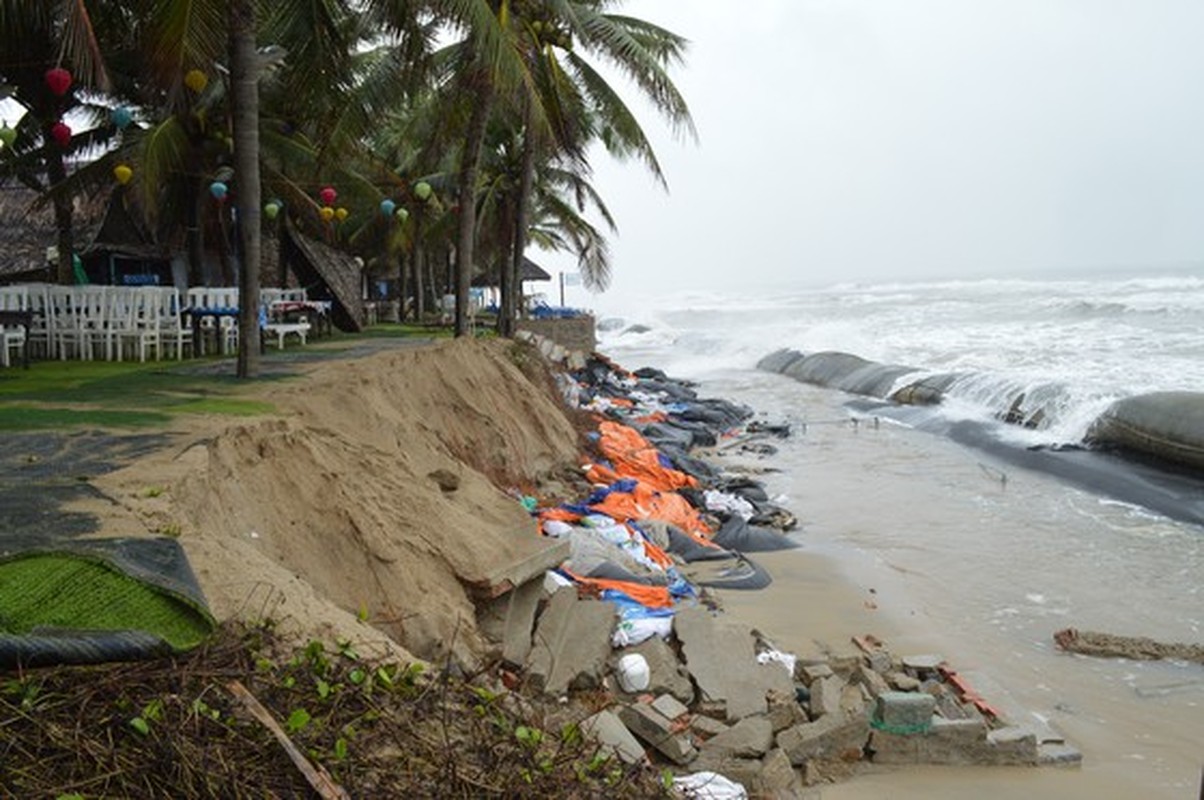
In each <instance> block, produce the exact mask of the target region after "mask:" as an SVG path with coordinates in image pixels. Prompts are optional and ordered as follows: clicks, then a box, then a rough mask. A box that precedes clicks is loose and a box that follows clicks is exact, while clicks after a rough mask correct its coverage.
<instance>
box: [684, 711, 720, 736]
mask: <svg viewBox="0 0 1204 800" xmlns="http://www.w3.org/2000/svg"><path fill="white" fill-rule="evenodd" d="M727 729H728V726H727V725H724V724H723V723H722V722H720V721H719V720H717V719H715V718H714V717H708V716H705V715H703V714H695V715H694V716H692V717H690V730H692V731H694V733H697V734H701V735H702V736H704V737H706V738H710V737H712V736H718V735H719V734H721V733H723V732H724V731H725V730H727Z"/></svg>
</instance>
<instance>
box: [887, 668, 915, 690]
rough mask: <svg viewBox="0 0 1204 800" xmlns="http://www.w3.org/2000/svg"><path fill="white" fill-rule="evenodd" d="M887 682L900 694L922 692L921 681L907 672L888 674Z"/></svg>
mask: <svg viewBox="0 0 1204 800" xmlns="http://www.w3.org/2000/svg"><path fill="white" fill-rule="evenodd" d="M886 682H887V683H888V684H890V686H891V688H892V689H895V690H897V691H900V692H918V691H919V690H920V681H919V679H918V678H913V677H911V676H910V675H908V674H907V673H906V672H888V673H887V674H886Z"/></svg>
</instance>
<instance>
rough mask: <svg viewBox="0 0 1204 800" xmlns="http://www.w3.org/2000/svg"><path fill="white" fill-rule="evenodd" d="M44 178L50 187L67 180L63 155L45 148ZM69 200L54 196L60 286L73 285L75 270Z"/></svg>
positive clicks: (47, 132)
mask: <svg viewBox="0 0 1204 800" xmlns="http://www.w3.org/2000/svg"><path fill="white" fill-rule="evenodd" d="M45 140H46V141H47V142H49V141H50V130H49V128H47V130H46V136H45ZM46 177H47V178H49V180H50V185H51V186H57V185H58V184H60V183H62V182H63V181H65V180H66V179H67V168H66V166H65V165H64V164H63V154H62V152H61V151H59V150H57V149H52V148H51V147H50V146H49V145H48V146H47V154H46ZM71 210H72V209H71V198H70V197H65V196H56V197H55V198H54V224H55V227H56V228H58V240H57V241H58V263H57V264H55V282H56V283H62V284H69V283H75V270H73V269H72V267H71V254H72V251H74V249H75V237H74V235H73V234H72V232H71Z"/></svg>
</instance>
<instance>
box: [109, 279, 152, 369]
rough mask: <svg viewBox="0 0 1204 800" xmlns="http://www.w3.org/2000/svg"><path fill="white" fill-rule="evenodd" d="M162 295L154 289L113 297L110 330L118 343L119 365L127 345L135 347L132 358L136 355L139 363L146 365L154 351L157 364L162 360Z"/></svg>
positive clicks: (122, 293) (148, 287)
mask: <svg viewBox="0 0 1204 800" xmlns="http://www.w3.org/2000/svg"><path fill="white" fill-rule="evenodd" d="M159 295H160V291H159V289H158V288H157V287H153V286H147V287H139V288H136V289H131V290H129V291H128V292H124V291H121V292H114V293H113V301H112V303H111V304H110V306H109V308H110V313H111V316H110V327H111V330H112V331H113V332H114V335H115V337H116V339H117V360H118V361H120V360H121V359H122V351H123V350H124V349H125V344H126V342H129V343H130V345H131V355H132V354H133V353H134V352H136V353H137V355H138V360H139V361H142V362H145V361H146V353H147V351H148V350H154V352H155V359H156V360H158V359H159V358H161V357H162V355H163V353H162V349H163V342H162V338H161V335H162V331H161V328H160V323H159V314H160V310H161V308H162V303H161V301H160V298H159Z"/></svg>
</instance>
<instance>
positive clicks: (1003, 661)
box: [703, 373, 1204, 800]
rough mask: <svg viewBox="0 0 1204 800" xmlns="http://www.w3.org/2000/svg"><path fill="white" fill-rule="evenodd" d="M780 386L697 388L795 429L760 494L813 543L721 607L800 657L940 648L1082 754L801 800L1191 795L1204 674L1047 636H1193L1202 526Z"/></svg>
mask: <svg viewBox="0 0 1204 800" xmlns="http://www.w3.org/2000/svg"><path fill="white" fill-rule="evenodd" d="M777 381H778V379H777V377H776V376H762V375H755V374H754V375H749V374H748V373H737V374H729V375H723V376H715V377H714V378H712V379H709V380H707V382H706V383H704V387H703V388H704V390H705V391H706V393H708V394H715V395H720V396H725V397H731V398H734V399H737V400H741V401H743V402H747V403H749V404H750V405H752V406H753V407H755V408H757V409H758V410H761V411H763V412H766V413H767V414H768V415H769V416H771V417H773V416H777V417H778V418H782V417H789V418H792V419H793V421H794V423H795V428H796V435H795V436H794V437H792V439H790V440H788V441H787V442H783V443H779V444H780V447H781V452H780V453H779V455H778V456H776V457H774V458H773V459H772V460H771V461H770V462H769V465H772V466H775V467H778V468H780V469H782V470H783V471H782V472H781V473H778V474H776V475H771V476H770V477H769V481H768V483H769V487H770V489H771V490H773V491H775V492H780V493H783V494H785V495H786V496H787V499H788V502H787V505H788V506H789V507H790V508H791V509H792V510H793V511H794V512H795V513H796V514H797V515H798V517H799V519H800V520H801V521H802V523H803V531H802V532H801V533H800V534H798V535H799V537H800V539H801V540H802V541H803V542H804V543H805V546H804V548H803V549H802V550H799V551H793V552H786V553H779V554H764V555H760V556H758V560H759V561H760V562H761V563H762V564H763V565H764V566H766V567H767V568H768V569H769V571H770V572H771V573H772V574H773V576H774V583H773V585H772V586H770V587H769V588H767V589H765V590H763V591H760V592H743V593H741V592H726V593H724V594H723V601H724V603H725V604H726V607H727V608H728V610H729V612H730V613H732V614H733V615H735V616H737V617H739V618H740V619H741V620H743V621H746V622H748V623H749V624H752V625H754V626H756V627H758V628H759V629H761V630H762V631H764V632H765V633H767V634H768V635H770V636H771V638H773V639H774V640H775V642H776V643H777V644H779V646H780V647H783V648H785V649H790V650H794V651H796V652H799V653H808V652H811V651H813V650H814V649H815V647H816V645H815V644H814V640H821V641H824V642H827V643H829V644H830V645H831V646H832V647H834V648H835V649H837V651H838V652H839V651H841V650H842V649H843V650H844V651H851V650H852V645H851V643H850V641H849V637H850V636H851V635H853V634H859V633H873V634H875V635H877V636H878V637H879V638H882V639H884V640H886V642H887V644H888V646H889V647H890V649H891V650H892V651H893V652H894V653H896V654H900V655H903V654H909V653H922V652H923V653H927V652H937V653H940V654H942V655H944V656H945V657H946V658H947V659H948V660H949V661H950V662H951V663H952V664H953V665H954V667H956V668H958V669H960V670H978V671H981V672H984V673H986V674H988V675H989V676H990V677H991V678H992V679H994V680H995V681H997V682H998V683H999V684H1001V685H1003V686H1004V687H1005V688H1006V690H1007V691H1008V692H1009V693H1010V694H1011V696H1012V698H1013V699H1014V700H1015V701H1016V702H1018V703H1019V704H1020V705H1022V706H1023V707H1024V708H1026V709H1029V710H1030V711H1032V712H1034V713H1037V714H1039V715H1041V717H1042V718H1045V719H1047V720H1048V721H1049V722H1050V723H1051V724H1052V725H1054V727H1056V728H1057V729H1059V730H1061V731H1062V732H1063V733H1064V734H1065V735H1066V736H1067V739H1068V741H1069V742H1070V743H1071V744H1073V745H1074V746H1075V747H1077V748H1079V749H1080V750H1082V751H1083V753H1084V761H1083V765H1082V766H1081V767H1078V768H1053V767H1044V768H1011V769H998V768H996V769H985V768H947V767H923V768H897V767H890V768H875V767H873V766H870V767H868V768H867V769H866V771H865V772H864V774H861V775H859V776H858V777H856V778H854V779H853V780H852V781H850V782H848V783H844V784H840V785H832V786H822V787H814V788H813V789H812V790H811V791H812V795H811V796H813V797H823V798H848V799H857V800H859V799H863V798H904V799H907V798H965V797H968V796H971V795H972V794H977V795H981V796H985V797H991V798H996V797H998V798H1013V797H1014V798H1034V797H1040V798H1045V797H1057V798H1135V797H1142V798H1167V800H1170V798H1184V797H1188V798H1195V797H1196V796H1197V794H1198V792H1199V786H1200V775H1201V765H1202V763H1204V750H1201V742H1204V668H1201V667H1199V666H1196V665H1184V664H1166V663H1131V662H1124V661H1120V660H1106V659H1090V658H1085V657H1080V656H1070V655H1066V654H1063V653H1060V652H1057V651H1056V650H1055V648H1054V647H1053V644H1052V641H1051V639H1050V637H1051V635H1052V633H1053V632H1054V631H1055V630H1057V629H1059V628H1063V627H1067V626H1070V625H1075V626H1078V627H1082V628H1087V629H1096V630H1108V631H1112V632H1118V633H1128V634H1140V635H1149V636H1153V637H1155V638H1160V639H1164V640H1183V641H1191V640H1193V637H1194V638H1195V639H1196V640H1200V639H1204V635H1199V626H1200V622H1201V620H1200V616H1201V615H1202V614H1204V609H1201V608H1200V603H1199V601H1200V597H1199V596H1198V589H1199V578H1200V577H1201V576H1202V575H1204V573H1202V572H1201V565H1202V563H1204V560H1202V559H1204V556H1202V553H1201V541H1204V532H1201V531H1199V530H1198V529H1195V528H1191V527H1185V526H1181V525H1177V524H1171V523H1167V522H1166V521H1163V520H1154V519H1150V518H1149V517H1148V516H1146V515H1141V514H1138V513H1135V512H1134V510H1132V509H1127V508H1119V507H1116V506H1114V505H1109V504H1101V503H1100V502H1099V500H1098V498H1095V497H1092V496H1088V495H1085V494H1083V493H1080V492H1077V491H1073V490H1069V489H1067V488H1066V487H1065V486H1063V485H1061V484H1059V483H1057V482H1056V481H1054V480H1053V479H1050V478H1046V477H1044V476H1040V475H1035V474H1028V473H1019V472H1013V471H1011V470H1006V471H1005V470H1003V468H1001V467H999V466H998V465H995V464H992V463H991V462H989V461H986V460H985V459H983V457H981V456H980V455H976V454H974V453H971V452H968V451H966V450H964V449H962V448H960V447H958V446H956V445H954V444H952V443H950V442H946V441H943V440H939V439H935V438H933V437H931V436H928V435H926V434H921V433H917V432H914V431H910V430H908V429H904V428H899V427H895V426H880V427H878V428H874V427H873V426H872V425H871V424H862V425H860V426H858V427H857V428H853V427H852V426H850V425H849V424H848V423H847V422H844V421H843V420H844V419H845V418H846V415H845V413H844V412H843V409H842V408H841V406H840V403H841V400H842V395H840V394H839V393H835V392H827V391H823V390H817V389H811V388H808V387H803V386H799V385H798V384H794V383H793V382H790V384H789V386H783V384H781V383H778V382H777ZM784 390H786V391H784ZM804 419H806V420H809V421H810V423H811V424H810V425H809V426H808V427H807V429H806V432H805V433H804V432H803V431H802V429H801V426H800V424H799V423H800V422H801V421H802V420H804ZM737 460H738V459H733V461H737ZM1004 474H1007V477H1008V480H1007V482H1006V483H1005V482H1004V481H1003V480H1002V476H1003V475H1004ZM871 590H872V591H871ZM988 699H989V698H988Z"/></svg>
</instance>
